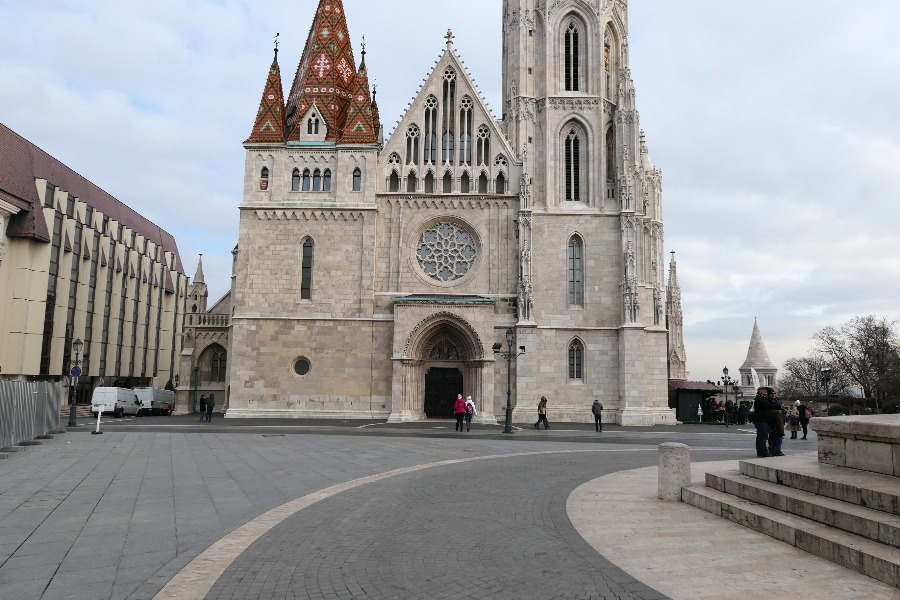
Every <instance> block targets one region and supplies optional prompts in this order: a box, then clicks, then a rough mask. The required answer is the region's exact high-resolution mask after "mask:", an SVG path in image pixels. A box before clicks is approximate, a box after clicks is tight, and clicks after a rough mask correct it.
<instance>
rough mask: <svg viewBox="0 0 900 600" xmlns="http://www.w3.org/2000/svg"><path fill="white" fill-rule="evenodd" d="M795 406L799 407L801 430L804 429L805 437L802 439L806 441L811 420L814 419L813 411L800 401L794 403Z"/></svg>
mask: <svg viewBox="0 0 900 600" xmlns="http://www.w3.org/2000/svg"><path fill="white" fill-rule="evenodd" d="M794 404H795V405H796V406H797V412H799V413H800V428H801V429H803V437H802V438H801V439H804V440H805V439H806V434H807V429H808V428H809V419H810V418H811V417H812V411H811V410H809V407H808V406H806V405H805V404H803V403H802V402H800V401H799V400H797V401H796V402H794Z"/></svg>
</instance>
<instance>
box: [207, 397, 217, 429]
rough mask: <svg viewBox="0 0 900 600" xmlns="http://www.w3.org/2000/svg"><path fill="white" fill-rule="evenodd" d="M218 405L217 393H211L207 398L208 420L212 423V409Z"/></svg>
mask: <svg viewBox="0 0 900 600" xmlns="http://www.w3.org/2000/svg"><path fill="white" fill-rule="evenodd" d="M215 407H216V395H215V394H210V395H209V398H208V399H207V400H206V422H207V423H212V411H213V409H214V408H215Z"/></svg>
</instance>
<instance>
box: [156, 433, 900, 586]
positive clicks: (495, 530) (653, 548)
mask: <svg viewBox="0 0 900 600" xmlns="http://www.w3.org/2000/svg"><path fill="white" fill-rule="evenodd" d="M498 459H499V460H498ZM616 462H617V461H616V460H615V459H614V458H613V456H611V454H610V451H609V450H606V451H604V452H603V454H597V453H596V451H573V452H547V453H529V454H519V455H505V456H495V457H479V458H472V459H464V460H453V461H443V462H440V463H432V464H430V465H420V466H417V467H412V468H408V469H400V470H397V471H393V472H391V473H385V474H381V475H378V476H374V477H367V478H362V479H359V480H356V481H355V482H349V483H347V484H342V485H341V486H334V488H330V489H329V490H323V492H320V493H317V494H311V495H310V496H308V497H306V498H305V499H300V500H299V501H297V502H302V503H303V505H302V506H301V505H296V504H294V503H288V504H287V505H285V506H284V507H282V510H285V511H288V510H289V511H290V512H289V513H288V512H286V513H284V514H281V515H275V514H274V512H275V511H272V513H273V514H271V515H270V519H271V521H270V522H268V523H263V524H262V525H263V526H264V527H265V528H266V529H267V530H268V529H270V530H268V533H263V530H260V531H258V532H256V534H255V535H252V536H251V537H246V538H244V539H239V538H234V537H233V536H226V538H224V539H223V541H225V540H228V541H230V542H231V543H232V544H234V545H233V546H232V547H228V546H227V544H226V545H225V546H219V548H218V553H219V556H220V558H223V559H224V564H220V565H218V567H219V568H213V569H212V571H207V572H206V575H207V577H208V578H209V576H210V575H212V577H211V578H209V579H208V581H207V582H205V584H204V582H202V581H200V580H197V579H196V575H198V573H197V571H198V569H200V570H202V569H209V568H210V567H211V566H213V565H212V564H210V563H209V562H207V563H206V564H205V565H204V564H203V563H202V561H201V560H200V559H202V558H203V557H202V556H201V557H200V559H198V561H199V562H198V561H195V562H194V563H192V564H191V565H189V567H188V568H186V569H185V570H184V571H183V572H182V573H181V574H180V575H179V577H176V578H175V579H174V580H173V581H172V582H170V585H169V586H167V587H166V588H164V589H163V590H162V592H160V594H159V595H158V596H157V598H163V597H165V598H169V599H174V598H203V597H206V598H212V599H218V598H222V599H224V598H234V599H239V598H373V599H375V598H398V599H409V598H416V599H418V598H423V599H424V598H542V599H543V598H576V599H577V598H665V597H667V596H666V595H664V594H668V595H669V597H671V598H675V599H680V600H687V599H694V598H716V599H717V600H732V599H733V600H739V599H744V598H749V597H755V596H758V595H760V594H762V595H765V596H767V597H782V596H790V595H793V594H796V593H798V592H799V593H802V594H803V595H804V596H812V597H820V598H841V599H842V600H851V599H852V600H876V599H894V598H900V592H898V591H897V590H895V589H893V588H891V587H890V586H886V585H884V584H881V583H880V582H877V581H875V580H873V579H870V578H868V577H865V576H862V575H859V574H858V573H855V572H853V571H849V570H847V569H844V568H842V567H838V566H836V565H833V564H831V563H829V562H827V561H823V560H821V559H819V558H817V557H814V556H812V555H810V554H807V553H805V552H803V551H800V550H797V549H796V548H793V547H790V546H788V545H786V544H782V543H780V542H777V541H775V540H773V539H771V538H769V537H767V536H764V535H762V534H758V533H756V532H753V531H750V530H748V529H746V528H744V527H741V526H738V525H736V524H733V523H729V522H727V521H723V520H722V519H719V518H717V517H714V516H712V515H710V514H708V513H704V512H703V511H699V510H697V509H694V508H692V507H690V506H687V505H684V504H677V503H665V502H661V501H659V500H658V499H657V498H656V477H657V471H656V468H655V467H647V468H642V469H632V470H627V471H615V463H616ZM734 467H735V462H734V461H727V462H720V463H695V464H694V465H693V471H694V479H695V480H697V481H699V480H702V477H703V474H704V473H705V472H706V471H709V470H717V469H727V468H734ZM603 471H615V472H609V473H608V474H606V475H601V476H596V477H595V475H596V474H597V473H598V472H603ZM576 473H577V474H581V475H582V476H583V478H587V479H588V480H587V481H586V482H585V483H584V484H582V485H580V486H578V487H577V488H576V489H574V491H573V490H572V489H571V488H572V487H573V486H574V485H575V484H573V483H571V482H572V481H573V480H575V479H578V477H573V474H576ZM340 492H344V493H343V494H341V495H340V496H339V497H334V498H333V500H332V501H330V502H328V503H322V504H320V505H318V506H316V507H315V508H313V507H312V503H315V502H317V501H318V500H322V499H325V498H331V496H333V495H335V494H338V493H340ZM570 492H571V493H570ZM289 505H293V506H289ZM302 508H307V510H302V512H300V511H301V509H302ZM287 514H290V516H287ZM434 514H438V515H444V517H445V518H441V519H438V520H435V519H434V517H433V515H434ZM281 519H284V520H283V521H281ZM570 519H571V522H570ZM571 523H573V524H574V527H573V526H572V524H571ZM247 533H248V534H249V532H247ZM257 536H258V537H257ZM254 539H255V541H254ZM251 542H252V544H251ZM585 542H587V544H586V543H585ZM588 544H589V545H588ZM242 549H244V551H243V552H241V550H242ZM210 550H211V551H214V550H215V547H214V548H211V549H210ZM213 553H214V554H215V551H214V552H213ZM229 553H230V554H229ZM238 553H240V556H238ZM600 553H603V554H605V555H606V556H608V557H610V558H611V559H612V562H610V561H608V560H607V559H606V558H604V557H603V556H601V554H600ZM760 557H764V561H762V562H761V560H760ZM235 559H236V560H235ZM761 564H764V565H765V569H764V570H763V572H761V571H760V565H761ZM226 565H230V566H228V568H227V570H226V571H225V572H224V573H222V570H223V569H224V568H225V566H226ZM191 574H193V576H194V577H192V576H191ZM220 574H221V576H219V575H220ZM216 577H218V579H217V581H216V582H215V585H213V587H212V588H211V589H210V587H209V586H210V585H211V584H212V581H213V580H215V579H216ZM179 578H180V583H181V585H182V587H181V588H179V587H178V584H177V582H178V581H179ZM635 578H637V579H640V581H642V582H643V583H641V582H639V581H637V579H635ZM173 584H174V585H173ZM198 584H201V585H199V586H198ZM648 585H649V586H653V588H655V589H656V590H659V591H654V590H653V589H651V588H650V587H647V586H648Z"/></svg>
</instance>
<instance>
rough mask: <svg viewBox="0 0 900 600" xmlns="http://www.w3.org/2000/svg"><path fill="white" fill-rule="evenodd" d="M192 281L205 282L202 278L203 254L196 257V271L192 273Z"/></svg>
mask: <svg viewBox="0 0 900 600" xmlns="http://www.w3.org/2000/svg"><path fill="white" fill-rule="evenodd" d="M194 283H206V282H205V281H204V280H203V255H202V254H201V255H200V258H199V259H197V272H196V273H195V274H194Z"/></svg>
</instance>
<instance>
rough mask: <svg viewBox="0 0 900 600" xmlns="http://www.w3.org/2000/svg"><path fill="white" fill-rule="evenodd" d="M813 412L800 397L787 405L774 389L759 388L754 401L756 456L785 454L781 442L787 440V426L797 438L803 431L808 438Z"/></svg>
mask: <svg viewBox="0 0 900 600" xmlns="http://www.w3.org/2000/svg"><path fill="white" fill-rule="evenodd" d="M811 417H812V411H811V410H810V409H809V408H808V407H806V406H805V405H804V404H802V403H801V402H800V401H799V400H797V401H795V402H794V404H793V405H791V406H790V407H787V406H785V405H784V404H783V403H782V402H781V399H780V398H779V397H778V394H777V393H776V392H775V390H774V389H772V388H770V387H767V386H763V387H760V388H758V389H757V390H756V398H755V399H754V401H753V418H752V420H753V423H754V424H755V425H756V456H757V457H760V458H761V457H765V456H784V453H783V452H782V451H781V444H782V442H783V441H784V434H785V426H786V427H787V431H790V432H791V439H792V440H796V439H798V438H797V434H798V433H799V432H800V431H801V430H802V431H803V437H802V438H800V439H804V440H805V439H806V435H807V433H808V427H809V419H810V418H811Z"/></svg>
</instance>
